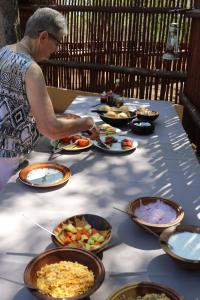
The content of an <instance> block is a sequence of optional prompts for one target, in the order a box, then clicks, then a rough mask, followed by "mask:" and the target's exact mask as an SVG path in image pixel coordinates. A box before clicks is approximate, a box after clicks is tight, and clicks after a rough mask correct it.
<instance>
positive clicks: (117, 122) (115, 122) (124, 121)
mask: <svg viewBox="0 0 200 300" xmlns="http://www.w3.org/2000/svg"><path fill="white" fill-rule="evenodd" d="M129 113H130V117H128V118H111V117H108V116H105V113H101V112H99V117H100V118H101V119H102V120H103V121H104V122H105V123H108V124H110V125H112V126H116V127H121V126H126V125H128V124H129V123H130V122H131V121H132V120H133V119H134V118H135V116H136V113H135V111H129Z"/></svg>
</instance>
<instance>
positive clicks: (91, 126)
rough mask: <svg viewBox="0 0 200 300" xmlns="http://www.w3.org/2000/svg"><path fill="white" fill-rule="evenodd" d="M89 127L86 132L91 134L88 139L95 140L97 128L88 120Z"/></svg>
mask: <svg viewBox="0 0 200 300" xmlns="http://www.w3.org/2000/svg"><path fill="white" fill-rule="evenodd" d="M90 124H91V125H90V127H89V128H88V131H90V132H91V135H90V139H92V140H96V139H97V138H98V137H99V128H98V127H97V125H96V124H95V122H94V120H93V119H92V118H90Z"/></svg>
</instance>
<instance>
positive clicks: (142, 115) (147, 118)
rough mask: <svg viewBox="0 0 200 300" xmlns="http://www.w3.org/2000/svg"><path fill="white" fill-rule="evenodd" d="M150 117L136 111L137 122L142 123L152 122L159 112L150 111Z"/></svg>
mask: <svg viewBox="0 0 200 300" xmlns="http://www.w3.org/2000/svg"><path fill="white" fill-rule="evenodd" d="M151 113H152V115H148V113H145V112H140V111H137V112H136V115H137V118H138V119H139V120H144V121H154V120H156V119H157V118H158V116H159V112H158V111H153V110H151Z"/></svg>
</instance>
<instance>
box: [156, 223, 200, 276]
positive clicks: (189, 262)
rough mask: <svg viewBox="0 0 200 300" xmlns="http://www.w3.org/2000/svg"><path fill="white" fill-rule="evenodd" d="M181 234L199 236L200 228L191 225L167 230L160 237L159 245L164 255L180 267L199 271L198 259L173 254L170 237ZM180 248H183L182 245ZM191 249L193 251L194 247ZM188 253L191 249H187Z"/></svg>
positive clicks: (199, 262) (199, 261) (199, 260)
mask: <svg viewBox="0 0 200 300" xmlns="http://www.w3.org/2000/svg"><path fill="white" fill-rule="evenodd" d="M183 232H190V233H198V234H199V235H200V227H197V226H193V225H178V226H173V227H170V228H167V229H165V230H164V231H163V232H162V233H161V235H160V245H161V247H162V249H163V250H164V251H165V253H166V254H167V255H169V256H170V257H171V258H172V259H173V260H174V261H175V262H176V263H177V264H178V265H180V266H181V267H183V268H185V269H189V270H200V259H198V260H195V259H189V258H184V257H183V256H180V254H179V255H178V254H177V253H175V249H174V246H173V244H172V242H169V239H170V237H172V236H173V235H175V234H179V233H183ZM198 244H199V243H198ZM181 246H182V247H183V246H184V245H183V243H181ZM193 246H194V245H193ZM192 249H194V247H193V248H192ZM189 251H191V249H189ZM189 251H188V252H189Z"/></svg>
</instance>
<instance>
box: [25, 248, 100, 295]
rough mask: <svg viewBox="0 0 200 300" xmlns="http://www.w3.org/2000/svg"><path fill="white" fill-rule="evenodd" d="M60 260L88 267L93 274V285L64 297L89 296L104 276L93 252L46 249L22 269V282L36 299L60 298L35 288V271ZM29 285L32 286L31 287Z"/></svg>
mask: <svg viewBox="0 0 200 300" xmlns="http://www.w3.org/2000/svg"><path fill="white" fill-rule="evenodd" d="M60 261H71V262H78V263H80V264H82V265H85V266H87V267H88V269H89V270H91V271H92V272H93V274H94V277H95V281H94V285H93V286H92V287H91V288H90V289H89V290H88V291H87V292H86V293H84V294H82V295H79V296H76V297H70V298H65V299H70V300H81V299H85V298H87V297H89V296H91V295H92V294H93V293H94V292H95V291H96V290H97V289H98V288H99V287H100V285H101V284H102V282H103V280H104V277H105V269H104V266H103V263H102V262H101V260H100V259H99V258H98V257H97V256H96V255H95V254H93V253H91V252H88V251H84V250H80V249H75V248H65V247H61V248H55V249H51V250H47V251H45V252H43V253H41V254H39V255H37V256H36V257H35V258H34V259H32V260H31V261H30V262H29V264H28V265H27V267H26V269H25V271H24V283H25V285H26V286H28V289H29V291H30V292H31V293H32V294H33V295H34V296H35V297H37V298H38V299H42V300H58V299H61V298H55V297H53V296H50V295H46V294H42V293H41V292H40V291H39V290H38V289H37V271H39V270H40V269H41V268H42V267H43V266H45V265H46V264H53V263H57V262H60ZM30 287H33V289H31V288H30Z"/></svg>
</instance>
